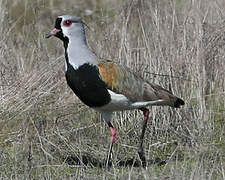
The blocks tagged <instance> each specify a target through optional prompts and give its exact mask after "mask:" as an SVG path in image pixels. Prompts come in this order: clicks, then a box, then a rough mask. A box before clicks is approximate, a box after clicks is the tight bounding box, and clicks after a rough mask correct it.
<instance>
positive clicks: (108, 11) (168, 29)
mask: <svg viewBox="0 0 225 180" xmlns="http://www.w3.org/2000/svg"><path fill="white" fill-rule="evenodd" d="M224 7H225V3H224V2H223V1H222V0H215V1H210V0H206V1H185V0H171V1H166V0H161V1H158V0H134V1H132V0H130V1H127V2H125V1H119V0H117V1H109V0H108V1H103V0H88V1H78V0H75V1H73V2H66V1H65V2H64V1H62V2H58V1H54V0H47V1H42V0H38V1H36V2H33V1H28V0H22V1H18V0H17V1H16V0H15V1H13V3H12V2H11V1H9V0H8V1H3V0H0V16H1V20H0V39H1V40H0V41H1V43H0V73H1V74H0V98H1V101H0V102H1V103H0V172H1V173H0V179H225V171H224V168H225V164H224V162H225V157H224V156H225V150H224V149H225V145H224V138H225V134H224V132H225V129H224V122H225V121H224V117H225V111H224V109H225V107H224V106H225V98H224V97H225V96H224V94H225V78H224V77H225V71H224V69H225V61H224V56H225V53H224V44H225V40H224V37H225V36H224V31H225V30H224V26H225V23H224V21H223V19H224V15H225V13H224V12H225V9H224ZM90 10H91V11H90ZM65 12H66V13H73V14H76V15H78V16H82V17H83V18H84V20H85V21H86V23H87V24H88V25H89V26H90V27H91V30H88V29H87V36H88V42H89V44H90V47H91V48H92V49H93V51H95V52H96V54H97V55H98V56H100V57H103V58H108V59H113V60H114V61H117V62H120V63H121V64H124V65H127V66H129V67H130V68H132V69H133V70H134V71H136V72H137V73H139V74H140V75H141V76H143V77H144V78H145V79H147V80H149V81H151V82H155V83H158V84H160V85H162V86H163V87H166V88H168V89H171V90H172V91H173V92H174V93H175V94H176V95H178V96H180V97H182V98H183V99H184V100H185V102H186V105H185V107H184V108H182V109H180V110H176V111H175V110H173V109H171V108H167V107H153V108H151V117H150V118H151V122H150V123H149V126H148V129H147V133H146V136H145V145H144V146H145V152H146V155H147V159H148V160H149V162H151V165H150V166H149V167H147V168H146V169H143V168H141V167H139V166H138V164H136V162H137V161H138V155H137V153H136V150H137V148H136V147H137V144H138V137H139V135H140V130H141V121H142V118H143V117H142V114H141V113H140V112H138V111H132V112H122V113H116V115H115V117H114V121H113V123H114V125H115V127H116V129H118V136H117V141H116V145H115V148H114V152H113V166H112V168H111V170H110V171H105V170H104V168H102V162H103V161H104V159H105V157H106V153H107V148H108V145H109V144H108V142H109V130H108V127H107V126H106V125H105V123H104V122H103V121H102V119H101V117H100V116H99V114H98V113H96V112H94V111H93V110H90V109H89V108H87V107H86V106H84V105H83V104H82V103H80V101H79V100H78V99H77V98H76V97H75V96H74V95H73V93H72V91H71V90H70V89H69V88H68V87H67V85H66V83H65V78H64V67H63V66H64V57H63V49H62V44H61V42H59V41H58V40H56V39H51V40H46V39H44V35H45V33H47V32H49V31H50V30H51V28H52V27H53V25H54V19H55V17H56V15H59V14H63V13H65ZM58 47H59V48H58ZM133 159H134V160H136V161H134V162H133Z"/></svg>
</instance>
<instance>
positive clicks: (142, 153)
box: [138, 147, 147, 167]
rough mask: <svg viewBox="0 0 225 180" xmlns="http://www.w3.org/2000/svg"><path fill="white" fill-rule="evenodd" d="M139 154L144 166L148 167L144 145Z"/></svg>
mask: <svg viewBox="0 0 225 180" xmlns="http://www.w3.org/2000/svg"><path fill="white" fill-rule="evenodd" d="M138 155H139V158H140V159H141V165H142V166H143V167H146V165H147V163H146V158H145V154H144V151H143V148H142V147H139V149H138Z"/></svg>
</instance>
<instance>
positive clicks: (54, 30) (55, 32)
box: [45, 28, 61, 38]
mask: <svg viewBox="0 0 225 180" xmlns="http://www.w3.org/2000/svg"><path fill="white" fill-rule="evenodd" d="M60 31H61V30H60V29H56V28H54V29H53V30H52V31H51V32H50V34H47V35H46V36H45V38H50V37H52V36H55V35H56V34H57V33H58V32H60Z"/></svg>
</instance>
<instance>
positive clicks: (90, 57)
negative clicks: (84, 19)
mask: <svg viewBox="0 0 225 180" xmlns="http://www.w3.org/2000/svg"><path fill="white" fill-rule="evenodd" d="M64 47H65V56H66V64H65V66H66V67H65V68H66V70H67V66H68V63H69V64H70V65H72V66H73V68H74V69H77V68H78V67H79V66H81V65H83V64H86V63H89V64H97V56H96V55H95V54H94V53H93V52H92V51H91V50H90V49H89V47H88V45H87V42H86V38H85V36H76V37H73V38H68V41H67V42H64Z"/></svg>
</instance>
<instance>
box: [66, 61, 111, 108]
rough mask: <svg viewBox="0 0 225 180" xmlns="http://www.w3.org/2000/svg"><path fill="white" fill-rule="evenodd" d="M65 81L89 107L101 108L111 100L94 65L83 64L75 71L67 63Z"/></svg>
mask: <svg viewBox="0 0 225 180" xmlns="http://www.w3.org/2000/svg"><path fill="white" fill-rule="evenodd" d="M66 80H67V83H68V85H69V87H70V88H71V89H72V90H73V92H74V93H75V94H76V95H77V96H78V97H79V99H80V100H81V101H82V102H83V103H84V104H86V105H87V106H89V107H101V106H104V105H106V104H108V103H109V102H110V100H111V98H110V94H109V93H108V90H107V85H106V83H105V82H104V81H102V80H101V78H100V77H99V71H98V68H97V67H96V66H94V65H90V64H84V65H82V66H80V67H79V68H78V69H76V70H75V69H74V68H73V66H72V65H70V64H69V63H67V71H66Z"/></svg>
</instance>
